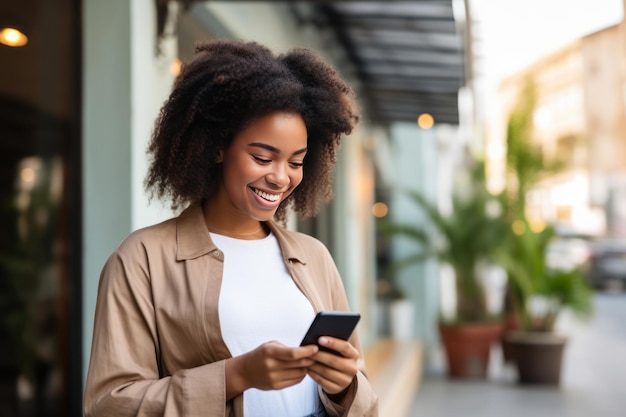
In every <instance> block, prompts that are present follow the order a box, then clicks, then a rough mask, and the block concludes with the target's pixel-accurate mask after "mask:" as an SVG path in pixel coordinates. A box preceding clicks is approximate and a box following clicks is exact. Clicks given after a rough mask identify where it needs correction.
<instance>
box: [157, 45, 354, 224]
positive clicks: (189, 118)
mask: <svg viewBox="0 0 626 417" xmlns="http://www.w3.org/2000/svg"><path fill="white" fill-rule="evenodd" d="M273 112H286V113H297V114H299V115H300V116H301V117H302V119H303V120H304V123H305V125H306V128H307V135H308V137H307V149H308V152H307V155H306V158H305V160H304V167H303V169H304V177H303V180H302V182H301V183H300V185H299V186H298V187H297V188H296V189H295V190H294V192H293V193H292V194H291V195H290V196H289V197H288V198H287V199H286V200H285V201H283V202H282V203H281V205H280V207H279V208H278V210H277V212H276V215H275V217H276V219H278V220H284V219H285V215H286V211H287V209H288V208H289V207H290V206H291V207H292V208H293V209H294V210H295V211H296V212H297V213H299V214H300V215H302V216H303V217H309V216H313V215H315V214H316V213H317V212H318V210H319V206H320V203H322V202H327V201H329V200H330V199H331V198H332V197H333V193H332V179H333V172H334V166H335V163H336V151H337V148H338V146H339V142H340V139H341V135H342V134H349V133H350V132H351V131H352V129H353V128H354V126H355V125H356V124H357V123H358V121H359V111H358V108H357V105H356V101H355V99H354V93H353V91H352V89H351V88H350V86H349V85H348V84H347V83H346V82H345V81H343V80H342V79H341V78H340V77H339V75H338V74H337V72H336V71H335V69H334V68H333V67H331V66H330V65H329V64H328V63H326V62H325V61H324V60H323V59H322V58H321V57H320V55H319V54H318V53H317V52H315V51H313V50H310V49H305V48H296V49H292V50H291V51H289V52H287V53H284V54H280V55H274V54H273V53H272V52H271V51H270V50H269V49H268V48H266V47H265V46H262V45H260V44H258V43H255V42H240V41H226V40H218V41H204V42H199V43H197V44H196V54H195V56H194V57H193V58H192V59H191V60H190V61H189V62H187V63H185V64H184V65H183V66H182V68H181V73H180V75H179V77H178V79H177V80H176V82H175V84H174V88H173V91H172V93H171V94H170V97H169V98H168V99H167V100H166V102H165V103H164V105H163V107H162V108H161V112H160V114H159V116H158V117H157V120H156V124H155V128H154V132H153V134H152V138H151V141H150V144H149V147H148V153H149V154H150V155H151V157H152V161H151V166H150V169H149V171H148V175H147V177H146V182H145V185H146V189H147V190H148V191H150V192H151V196H152V197H154V196H155V195H156V196H157V197H158V198H160V199H165V198H167V199H169V200H170V202H171V206H172V209H174V210H177V209H179V208H181V207H182V206H184V205H187V204H190V203H194V202H199V201H203V200H206V199H208V198H210V197H211V195H212V194H213V193H214V192H215V190H216V189H217V186H218V184H219V181H220V180H221V167H220V164H219V163H218V156H219V154H220V151H221V150H223V149H226V148H228V146H229V145H230V143H231V142H232V140H233V138H234V137H235V136H236V135H237V133H238V132H240V131H241V130H242V129H243V128H245V127H246V126H247V124H248V123H249V122H250V121H251V120H253V119H255V118H257V117H260V116H264V115H267V114H270V113H273Z"/></svg>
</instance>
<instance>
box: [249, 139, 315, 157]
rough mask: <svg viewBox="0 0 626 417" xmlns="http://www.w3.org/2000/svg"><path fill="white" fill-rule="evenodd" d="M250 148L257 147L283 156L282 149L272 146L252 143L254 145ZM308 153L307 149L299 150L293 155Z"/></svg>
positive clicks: (250, 144)
mask: <svg viewBox="0 0 626 417" xmlns="http://www.w3.org/2000/svg"><path fill="white" fill-rule="evenodd" d="M248 146H253V147H256V148H263V149H266V150H268V151H270V152H273V153H275V154H278V155H280V154H281V151H280V149H278V148H276V147H274V146H272V145H268V144H267V143H262V142H252V143H249V144H248ZM306 151H307V148H302V149H298V150H297V151H295V152H294V153H293V155H300V154H302V153H305V152H306Z"/></svg>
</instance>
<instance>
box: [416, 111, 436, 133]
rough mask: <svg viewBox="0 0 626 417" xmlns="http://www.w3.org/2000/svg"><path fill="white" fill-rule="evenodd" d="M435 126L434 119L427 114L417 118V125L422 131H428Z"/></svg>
mask: <svg viewBox="0 0 626 417" xmlns="http://www.w3.org/2000/svg"><path fill="white" fill-rule="evenodd" d="M434 124H435V119H434V118H433V116H431V115H430V114H428V113H422V114H420V117H418V118H417V125H418V126H419V127H421V128H422V129H430V128H431V127H433V125H434Z"/></svg>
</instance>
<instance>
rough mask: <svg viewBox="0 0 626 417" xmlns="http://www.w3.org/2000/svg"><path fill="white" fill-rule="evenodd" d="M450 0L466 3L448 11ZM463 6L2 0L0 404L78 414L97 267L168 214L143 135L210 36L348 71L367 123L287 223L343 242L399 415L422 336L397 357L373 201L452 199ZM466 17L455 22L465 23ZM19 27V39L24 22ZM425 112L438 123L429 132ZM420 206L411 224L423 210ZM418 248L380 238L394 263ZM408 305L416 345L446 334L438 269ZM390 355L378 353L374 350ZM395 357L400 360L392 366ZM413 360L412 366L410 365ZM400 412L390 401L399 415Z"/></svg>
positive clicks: (418, 277)
mask: <svg viewBox="0 0 626 417" xmlns="http://www.w3.org/2000/svg"><path fill="white" fill-rule="evenodd" d="M453 3H455V4H456V5H455V6H454V7H453ZM463 9H464V7H463V4H462V3H460V4H459V3H458V2H453V1H452V0H440V1H415V2H337V3H333V2H227V1H225V2H213V1H210V2H199V1H192V0H184V1H178V2H175V1H166V0H163V1H150V0H119V1H98V0H83V1H81V0H60V1H57V2H48V1H38V0H26V1H22V2H19V3H18V2H4V3H3V4H2V5H0V30H2V29H3V28H12V29H13V31H4V32H0V42H1V43H2V44H0V62H2V65H0V109H1V110H2V111H0V161H1V163H0V181H1V187H0V201H1V204H0V209H2V216H0V219H1V223H0V224H1V226H0V320H2V321H1V322H0V324H1V326H0V409H1V410H2V413H7V415H15V416H79V415H82V389H83V381H84V377H85V373H86V367H87V364H88V361H89V352H90V345H91V334H92V320H93V314H94V308H95V298H96V292H97V286H98V278H99V274H100V270H101V268H102V266H103V264H104V262H105V260H106V259H107V257H108V256H109V254H110V253H111V252H112V251H113V250H114V249H115V247H116V246H117V245H118V244H119V243H120V241H121V240H122V239H123V238H124V237H125V236H126V235H128V234H129V233H130V232H131V231H133V230H135V229H137V228H139V227H143V226H146V225H149V224H153V223H155V222H158V221H161V220H163V219H165V218H168V217H170V216H171V215H172V213H171V212H170V210H169V209H168V208H167V207H166V206H163V205H161V204H160V203H159V202H157V201H153V202H151V203H149V202H148V200H147V197H146V195H145V193H144V188H143V179H144V176H145V172H146V169H147V166H148V161H147V159H146V154H145V150H146V146H147V142H148V140H149V138H150V134H151V130H152V128H153V123H154V119H155V118H156V116H157V114H158V111H159V108H160V107H161V104H162V103H163V101H164V100H165V98H166V97H167V95H168V94H169V91H170V88H171V86H172V82H173V80H174V79H175V77H176V74H177V71H178V68H179V65H180V62H181V61H182V60H185V59H187V58H189V57H190V56H191V55H192V54H193V46H194V42H195V41H196V40H198V39H207V38H236V39H244V40H255V41H258V42H260V43H263V44H266V45H267V46H269V47H270V48H271V49H273V50H275V51H277V52H280V51H285V50H287V49H289V48H291V47H295V46H305V47H313V48H315V49H317V50H319V51H320V52H321V53H322V54H323V55H324V56H325V57H326V58H327V59H328V60H329V61H330V62H331V63H332V64H334V65H335V66H336V68H337V69H338V70H339V72H340V73H341V74H342V75H343V76H344V78H346V79H347V81H348V82H350V83H351V84H352V85H353V86H354V87H355V90H356V92H357V95H358V96H359V99H360V103H361V105H362V108H363V122H362V123H361V124H360V126H359V127H358V129H357V130H356V131H355V132H354V133H353V134H352V135H350V136H349V137H348V138H346V139H345V140H344V141H343V142H342V147H341V150H340V154H339V161H338V165H337V171H336V175H335V177H336V178H335V195H336V197H335V200H334V201H333V203H332V204H330V205H329V206H328V207H325V208H324V209H323V210H322V212H321V213H320V215H319V216H317V217H316V218H315V219H311V220H307V221H302V220H300V219H295V218H294V219H292V220H291V223H290V225H289V227H292V228H295V229H298V230H301V231H305V232H307V233H310V234H312V235H315V236H317V237H318V238H320V239H321V240H322V241H323V242H324V243H325V244H326V245H327V246H328V247H329V249H330V250H331V252H332V254H333V256H334V258H335V260H336V262H337V265H338V268H339V270H340V272H341V275H342V278H343V279H344V284H345V287H346V290H347V292H348V297H349V299H350V303H351V306H352V308H353V309H354V310H357V311H360V312H361V313H362V315H363V320H362V323H361V324H360V325H359V332H360V334H361V337H362V340H363V342H364V345H365V347H366V348H367V349H368V353H370V352H371V354H370V356H369V357H370V359H371V360H372V363H373V366H372V375H387V377H393V379H394V380H393V381H383V382H379V383H378V386H379V387H380V389H381V392H383V391H385V392H387V391H389V392H391V393H393V394H394V395H393V396H386V397H384V398H385V402H384V404H383V409H385V410H387V411H386V414H381V415H401V414H402V412H401V411H398V410H403V409H406V405H407V401H410V399H411V396H412V394H413V390H414V389H415V387H416V386H417V384H418V382H419V377H420V374H421V361H422V357H421V355H420V352H419V349H418V348H417V347H416V346H415V345H409V347H408V348H406V347H405V348H403V349H401V350H394V349H395V348H392V349H391V350H390V349H388V348H387V347H388V346H389V345H385V347H384V348H382V349H380V348H379V346H380V343H381V342H382V341H384V340H386V339H388V338H389V337H390V336H391V335H390V334H388V333H387V330H386V329H387V327H386V326H383V325H381V323H380V321H381V311H380V308H379V304H378V303H377V294H376V291H377V281H378V269H379V262H378V260H379V259H380V258H379V257H377V254H378V253H379V252H378V251H377V250H380V248H381V247H382V246H383V245H380V237H379V236H377V234H376V230H375V221H376V217H375V216H374V215H373V214H372V208H373V206H374V203H376V202H382V203H385V204H386V205H387V206H388V207H389V215H390V216H393V218H394V219H399V220H401V219H410V220H412V221H419V214H418V213H415V208H414V207H411V206H410V204H409V203H408V202H406V201H405V200H404V199H403V197H402V196H401V195H400V193H399V192H398V191H399V190H400V189H403V188H412V189H421V190H425V191H426V192H427V193H428V194H429V195H430V196H431V197H432V198H433V199H434V200H438V199H440V200H442V201H443V200H445V197H446V195H447V194H448V192H449V190H450V187H451V184H450V181H449V178H450V177H451V175H450V173H451V172H452V171H453V170H454V165H455V161H456V160H457V159H458V155H459V154H461V153H462V152H459V151H458V149H461V148H462V147H463V146H464V145H465V144H466V143H467V141H468V138H467V137H466V136H464V134H463V129H460V128H459V125H462V124H463V123H462V120H461V119H463V118H464V117H465V118H468V117H470V116H469V113H470V110H468V109H469V107H467V106H466V107H464V109H465V110H463V109H462V110H461V111H459V107H458V92H459V89H460V88H461V87H462V86H463V85H464V84H465V83H466V82H467V79H468V78H467V74H466V65H465V61H466V57H465V55H464V50H465V46H466V45H464V43H463V36H462V34H463V32H464V30H466V28H465V27H464V25H463V22H464V17H462V16H463V15H464V13H463ZM460 16H461V17H460ZM15 30H18V31H19V32H17V31H15ZM423 113H428V114H430V115H431V116H432V117H433V118H434V127H433V128H427V127H420V126H418V125H417V123H416V120H417V118H418V116H420V115H421V114H423ZM416 216H417V217H416ZM409 249H410V248H409V247H407V244H406V243H399V244H394V245H391V246H384V248H382V252H384V254H383V257H389V256H400V255H402V253H403V252H406V251H407V250H409ZM398 281H399V283H400V286H401V287H402V289H403V290H404V292H405V295H406V297H407V299H409V300H410V301H411V304H412V306H413V308H412V310H411V313H410V314H411V316H410V317H409V319H408V320H409V321H408V322H407V323H408V334H407V335H406V337H407V338H408V339H410V340H421V341H422V342H423V344H424V345H425V346H426V347H428V346H432V345H434V344H435V343H436V342H437V337H436V335H435V333H434V324H435V320H436V316H437V310H438V299H439V281H438V273H437V267H436V265H433V264H428V265H422V266H416V267H415V268H414V269H411V270H407V271H405V272H403V275H402V276H400V277H399V279H398ZM380 352H383V353H384V354H382V355H379V353H380ZM390 352H391V354H393V353H395V352H400V354H402V355H405V356H402V357H400V358H399V360H398V358H396V360H395V362H394V363H395V365H393V366H396V367H397V369H389V368H386V366H388V365H387V364H388V362H390V357H389V354H390ZM404 364H412V366H403V365H404ZM394 410H395V411H394Z"/></svg>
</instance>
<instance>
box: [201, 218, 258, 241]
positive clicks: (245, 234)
mask: <svg viewBox="0 0 626 417" xmlns="http://www.w3.org/2000/svg"><path fill="white" fill-rule="evenodd" d="M207 227H208V229H209V232H212V233H217V234H219V235H224V236H229V237H234V238H239V239H259V238H263V237H265V236H267V232H266V230H265V228H264V227H263V223H258V227H257V228H255V229H253V230H248V231H244V230H243V229H241V230H235V229H226V228H224V229H222V228H219V227H215V226H212V225H211V224H210V223H208V222H207Z"/></svg>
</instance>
